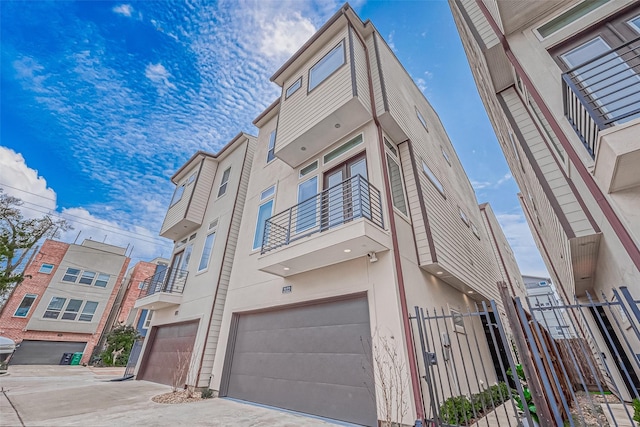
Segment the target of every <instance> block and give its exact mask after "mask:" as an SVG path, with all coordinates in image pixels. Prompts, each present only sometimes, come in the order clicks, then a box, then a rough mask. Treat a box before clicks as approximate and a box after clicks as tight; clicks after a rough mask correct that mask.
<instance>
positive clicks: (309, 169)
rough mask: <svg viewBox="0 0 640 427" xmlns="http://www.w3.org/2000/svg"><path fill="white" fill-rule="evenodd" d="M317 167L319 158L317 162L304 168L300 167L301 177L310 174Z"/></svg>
mask: <svg viewBox="0 0 640 427" xmlns="http://www.w3.org/2000/svg"><path fill="white" fill-rule="evenodd" d="M316 169H318V161H317V160H316V161H315V162H313V163H311V164H309V165H307V166H305V167H303V168H302V169H300V175H299V177H300V178H302V177H303V176H305V175H307V174H310V173H311V172H313V171H314V170H316Z"/></svg>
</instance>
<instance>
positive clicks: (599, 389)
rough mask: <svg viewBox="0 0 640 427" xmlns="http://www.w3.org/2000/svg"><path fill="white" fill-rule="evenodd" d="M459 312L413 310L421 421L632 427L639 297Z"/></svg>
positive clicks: (550, 298)
mask: <svg viewBox="0 0 640 427" xmlns="http://www.w3.org/2000/svg"><path fill="white" fill-rule="evenodd" d="M498 286H499V288H500V291H501V296H502V300H503V301H502V304H500V305H498V304H497V303H496V302H495V301H490V302H482V303H476V304H475V305H474V306H473V307H467V308H465V309H460V308H452V307H447V308H446V309H445V308H439V309H432V310H426V311H425V310H424V309H422V308H419V307H415V316H413V317H412V326H413V333H414V340H415V341H416V344H417V343H418V342H419V344H420V345H419V346H418V345H416V348H417V349H418V348H419V349H420V351H421V353H422V354H421V356H422V357H421V358H420V359H421V360H422V362H423V363H422V364H420V366H419V369H420V373H421V375H422V378H423V381H422V393H423V396H422V397H423V402H424V406H425V413H426V414H428V416H427V417H426V418H427V420H426V421H427V425H430V426H487V427H490V426H533V425H541V426H600V427H606V426H620V427H622V426H634V425H635V424H634V421H633V416H634V414H633V409H632V406H631V404H630V402H631V400H632V399H640V395H639V393H640V381H639V380H638V377H639V376H640V308H639V306H640V301H636V300H634V299H633V297H632V296H631V295H630V293H629V291H628V289H627V288H625V287H621V288H620V289H612V290H611V292H612V295H611V296H610V297H609V298H607V296H606V295H605V294H602V295H600V298H598V299H596V298H595V297H594V296H593V295H591V294H589V293H588V292H587V293H585V295H584V296H583V297H581V298H575V301H574V302H573V303H567V304H564V305H563V304H562V303H560V302H559V301H558V298H557V297H555V296H554V295H545V296H538V297H532V298H529V297H528V298H525V299H524V300H522V299H520V298H514V297H512V296H511V295H509V294H508V290H507V287H506V285H505V284H503V283H499V284H498Z"/></svg>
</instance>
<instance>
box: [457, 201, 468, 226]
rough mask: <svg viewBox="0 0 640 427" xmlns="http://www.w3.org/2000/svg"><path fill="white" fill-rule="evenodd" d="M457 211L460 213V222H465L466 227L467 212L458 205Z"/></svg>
mask: <svg viewBox="0 0 640 427" xmlns="http://www.w3.org/2000/svg"><path fill="white" fill-rule="evenodd" d="M458 212H459V213H460V218H461V219H462V222H464V223H465V224H467V227H468V226H469V218H467V214H466V213H464V211H463V210H462V208H460V207H459V206H458Z"/></svg>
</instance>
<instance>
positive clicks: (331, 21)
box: [269, 3, 353, 83]
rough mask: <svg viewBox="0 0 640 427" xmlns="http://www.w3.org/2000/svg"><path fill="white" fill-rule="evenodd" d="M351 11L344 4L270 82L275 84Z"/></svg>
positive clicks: (349, 6)
mask: <svg viewBox="0 0 640 427" xmlns="http://www.w3.org/2000/svg"><path fill="white" fill-rule="evenodd" d="M350 9H351V10H353V8H352V7H351V5H349V3H345V4H343V5H342V7H341V8H340V9H338V11H337V12H336V13H334V14H333V16H332V17H331V18H329V20H328V21H327V22H325V24H324V25H323V26H322V27H320V29H319V30H318V31H316V33H315V34H314V35H312V36H311V38H310V39H309V40H307V42H306V43H305V44H303V45H302V47H300V49H298V50H297V52H296V53H294V54H293V56H292V57H291V58H289V59H288V60H287V62H285V63H284V64H283V65H282V66H281V67H280V68H278V70H277V71H276V72H275V73H274V74H273V75H272V76H271V78H270V79H269V80H270V81H272V82H274V83H275V80H276V79H277V78H278V77H279V76H280V74H282V73H283V72H284V71H285V70H286V69H287V68H289V66H290V65H291V64H293V63H294V62H295V61H296V60H297V59H298V57H299V56H300V55H302V53H303V52H304V51H305V50H307V49H308V48H309V46H311V45H312V44H313V43H314V42H315V41H316V40H318V39H319V38H320V36H321V35H322V34H323V33H324V32H325V31H327V30H328V29H329V27H331V26H332V25H333V24H334V23H335V22H336V21H337V20H338V19H339V18H340V17H341V16H342V15H344V14H345V12H346V11H347V10H350Z"/></svg>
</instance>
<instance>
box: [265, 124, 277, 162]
mask: <svg viewBox="0 0 640 427" xmlns="http://www.w3.org/2000/svg"><path fill="white" fill-rule="evenodd" d="M275 152H276V131H275V130H274V131H273V132H271V135H269V147H268V149H267V163H269V162H271V161H272V160H273V159H275V158H276V153H275Z"/></svg>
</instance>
